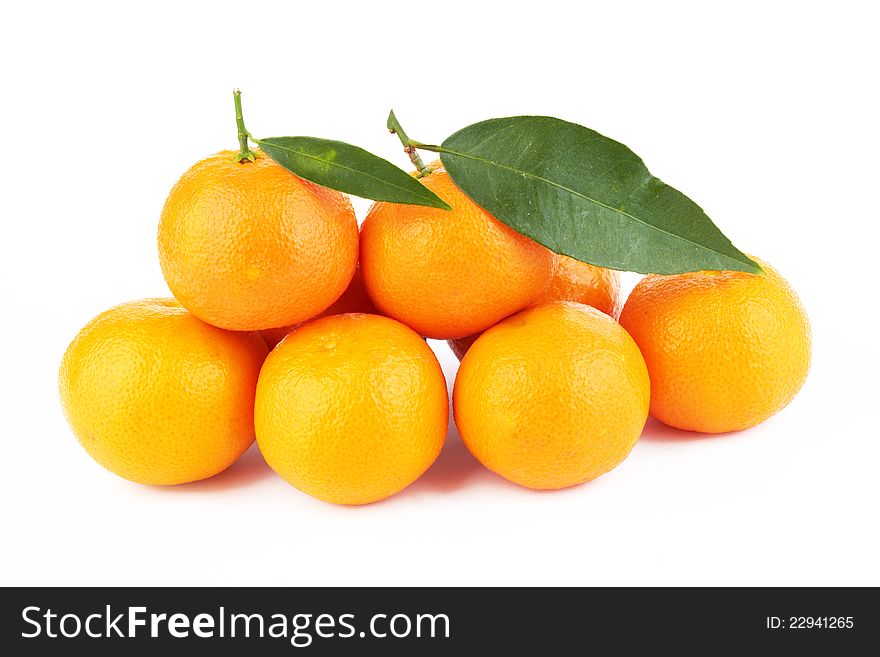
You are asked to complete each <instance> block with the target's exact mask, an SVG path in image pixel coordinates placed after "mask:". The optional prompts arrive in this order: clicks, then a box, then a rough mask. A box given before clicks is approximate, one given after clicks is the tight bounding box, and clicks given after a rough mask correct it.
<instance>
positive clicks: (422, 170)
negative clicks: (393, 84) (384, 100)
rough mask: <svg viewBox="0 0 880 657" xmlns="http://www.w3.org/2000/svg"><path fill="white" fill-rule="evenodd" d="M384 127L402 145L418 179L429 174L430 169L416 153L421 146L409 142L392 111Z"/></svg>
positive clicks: (414, 142)
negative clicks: (386, 127)
mask: <svg viewBox="0 0 880 657" xmlns="http://www.w3.org/2000/svg"><path fill="white" fill-rule="evenodd" d="M386 125H387V126H388V130H390V131H391V134H393V135H397V138H398V139H400V143H401V144H403V150H404V151H405V152H406V154H407V155H409V159H410V161H412V163H413V166H415V168H416V169H417V170H418V172H419V178H422V177H424V176H427V175H428V174H429V173H431V171H432V169H431V167H429V166H428V165H426V164H425V163H424V161H422V158H421V157H419V153H418V151H416V148H421V145H420V144H419V142H417V141H413V140H411V139H410V138H409V137H408V136H407V135H406V133H405V132H404V131H403V126H401V125H400V121H398V120H397V117H396V116H394V110H391V113H390V114H389V115H388V123H386Z"/></svg>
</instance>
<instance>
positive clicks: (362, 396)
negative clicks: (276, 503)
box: [254, 313, 449, 504]
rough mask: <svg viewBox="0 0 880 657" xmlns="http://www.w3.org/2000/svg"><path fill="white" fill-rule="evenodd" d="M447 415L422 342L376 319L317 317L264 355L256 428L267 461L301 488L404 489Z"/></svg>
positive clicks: (341, 498) (427, 459)
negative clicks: (266, 355) (265, 356)
mask: <svg viewBox="0 0 880 657" xmlns="http://www.w3.org/2000/svg"><path fill="white" fill-rule="evenodd" d="M448 416H449V408H448V400H447V396H446V381H445V379H444V378H443V372H442V371H441V370H440V364H439V363H438V362H437V359H436V358H435V357H434V354H433V352H432V351H431V349H430V347H428V345H427V344H426V343H425V341H424V340H422V338H421V337H420V336H419V335H418V334H416V333H415V332H414V331H412V330H411V329H409V328H408V327H406V326H404V325H403V324H401V323H399V322H396V321H394V320H393V319H389V318H387V317H380V316H377V315H362V314H356V313H355V314H346V315H333V316H331V317H323V318H321V319H317V320H315V321H312V322H308V323H307V324H303V325H302V326H300V327H299V328H297V329H295V330H294V331H293V332H292V333H290V334H289V335H288V336H287V337H286V338H285V339H284V340H283V341H282V342H281V343H280V344H279V345H278V346H277V347H276V348H275V349H274V350H273V351H272V353H271V354H269V357H268V358H267V359H266V363H265V364H264V365H263V371H262V372H261V373H260V380H259V383H258V385H257V401H256V409H255V415H254V417H255V426H256V432H257V442H258V444H259V445H260V449H261V450H262V452H263V456H264V457H265V458H266V461H267V462H268V463H269V465H270V466H271V467H272V469H274V470H275V472H277V473H278V474H279V475H281V476H282V477H283V478H284V479H286V480H287V481H288V482H290V483H291V484H293V485H294V486H295V487H296V488H298V489H300V490H301V491H303V492H305V493H308V494H309V495H312V496H314V497H317V498H318V499H320V500H324V501H326V502H334V503H336V504H367V503H369V502H375V501H377V500H381V499H384V498H386V497H389V496H391V495H394V494H395V493H397V492H399V491H401V490H403V489H404V488H406V487H407V486H409V485H410V484H411V483H412V482H414V481H415V480H416V479H418V478H419V476H421V474H422V473H423V472H424V471H425V470H427V469H428V467H429V466H430V465H431V464H432V463H433V462H434V460H435V459H436V458H437V455H438V454H439V453H440V450H441V448H442V447H443V442H444V440H445V439H446V425H447V421H448Z"/></svg>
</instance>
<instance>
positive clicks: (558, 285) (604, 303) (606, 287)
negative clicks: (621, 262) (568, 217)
mask: <svg viewBox="0 0 880 657" xmlns="http://www.w3.org/2000/svg"><path fill="white" fill-rule="evenodd" d="M553 255H554V258H555V260H554V264H553V275H552V277H551V278H550V285H549V286H548V287H547V289H546V290H544V293H543V294H541V296H539V297H538V299H537V300H536V301H535V305H537V304H539V303H549V302H551V301H577V302H578V303H583V304H586V305H588V306H593V308H596V309H597V310H601V311H602V312H603V313H605V314H606V315H610V316H611V317H613V318H614V319H617V316H618V315H619V314H620V274H619V273H618V272H617V271H615V270H613V269H605V268H604V267H596V266H595V265H591V264H588V263H586V262H581V261H580V260H575V259H574V258H569V257H568V256H564V255H559V254H555V253H554V254H553ZM478 337H480V336H479V334H475V335H469V336H467V337H465V338H458V339H456V340H448V342H449V346H450V347H451V348H452V353H454V354H455V355H456V357H458V360H461V359H462V358H463V357H464V355H465V353H467V350H468V349H470V346H471V345H472V344H473V343H474V340H476V339H477V338H478Z"/></svg>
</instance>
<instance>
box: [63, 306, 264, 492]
mask: <svg viewBox="0 0 880 657" xmlns="http://www.w3.org/2000/svg"><path fill="white" fill-rule="evenodd" d="M265 356H266V346H265V345H264V344H263V341H262V340H261V339H260V337H259V336H258V335H257V334H256V333H233V332H231V331H224V330H222V329H219V328H216V327H214V326H210V325H209V324H206V323H204V322H202V321H200V320H198V319H196V318H195V317H193V316H192V315H191V314H190V313H188V312H187V311H186V310H184V308H183V307H181V305H180V304H179V303H178V302H177V301H175V300H173V299H144V300H142V301H132V302H129V303H124V304H122V305H120V306H116V307H115V308H112V309H110V310H108V311H106V312H104V313H102V314H101V315H98V317H96V318H95V319H93V320H92V321H91V322H89V323H88V324H87V325H86V327H85V328H83V330H82V331H80V333H79V335H77V336H76V338H75V339H74V341H73V342H72V343H71V344H70V346H69V347H68V348H67V352H66V353H65V354H64V360H63V361H62V364H61V373H60V376H59V384H60V385H59V388H60V392H61V404H62V406H63V407H64V412H65V415H66V416H67V420H68V422H69V423H70V426H71V428H72V429H73V432H74V434H76V437H77V439H78V440H79V442H80V444H82V446H83V447H84V448H85V449H86V451H87V452H88V453H89V455H90V456H91V457H92V458H93V459H95V460H96V461H97V462H98V463H100V464H101V465H102V466H104V467H105V468H107V469H108V470H110V471H111V472H113V473H115V474H117V475H119V476H120V477H124V478H125V479H129V480H131V481H135V482H137V483H141V484H181V483H185V482H188V481H196V480H198V479H205V478H206V477H211V476H213V475H215V474H217V473H219V472H222V471H223V470H225V469H226V468H228V467H229V466H230V465H232V464H233V463H234V462H235V460H236V459H237V458H238V457H239V456H241V454H242V453H243V452H244V451H245V450H246V449H247V448H248V447H249V446H250V444H251V443H252V442H253V441H254V430H253V408H254V395H255V392H256V385H257V377H258V375H259V372H260V365H261V364H262V362H263V359H264V358H265Z"/></svg>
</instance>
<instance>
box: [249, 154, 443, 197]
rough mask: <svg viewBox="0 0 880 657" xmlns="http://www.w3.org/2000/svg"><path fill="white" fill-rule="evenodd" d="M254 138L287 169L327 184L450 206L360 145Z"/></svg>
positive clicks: (351, 191)
mask: <svg viewBox="0 0 880 657" xmlns="http://www.w3.org/2000/svg"><path fill="white" fill-rule="evenodd" d="M255 141H256V142H257V143H258V144H259V145H260V148H261V149H262V150H263V152H264V153H266V154H267V155H268V156H269V157H271V158H272V159H273V160H275V161H276V162H277V163H278V164H280V165H281V166H283V167H284V168H285V169H287V170H288V171H290V172H291V173H294V174H296V175H297V176H299V177H300V178H305V179H306V180H310V181H312V182H313V183H317V184H319V185H323V186H324V187H329V188H331V189H335V190H338V191H340V192H345V193H347V194H354V195H355V196H360V197H362V198H369V199H373V200H374V201H390V202H392V203H407V204H410V205H425V206H427V207H430V208H441V209H443V210H449V209H450V207H449V205H448V204H447V203H446V202H445V201H443V199H441V198H440V197H439V196H437V195H436V194H434V192H432V191H431V190H430V189H428V188H427V187H425V186H424V185H423V184H421V183H420V182H419V181H418V180H416V179H415V178H413V177H412V176H410V175H409V174H407V173H406V172H404V171H402V170H401V169H398V168H397V167H396V166H394V165H393V164H391V162H388V161H387V160H383V159H382V158H381V157H377V156H375V155H373V154H372V153H369V152H367V151H365V150H364V149H362V148H358V147H357V146H352V145H351V144H346V143H344V142H341V141H333V140H331V139H319V138H317V137H270V138H268V139H256V140H255Z"/></svg>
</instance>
